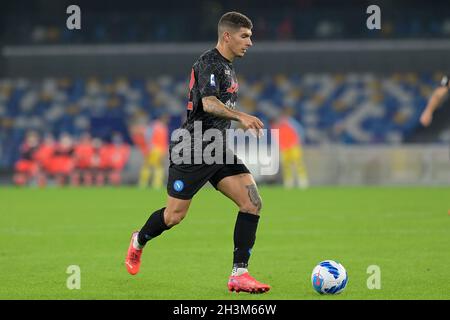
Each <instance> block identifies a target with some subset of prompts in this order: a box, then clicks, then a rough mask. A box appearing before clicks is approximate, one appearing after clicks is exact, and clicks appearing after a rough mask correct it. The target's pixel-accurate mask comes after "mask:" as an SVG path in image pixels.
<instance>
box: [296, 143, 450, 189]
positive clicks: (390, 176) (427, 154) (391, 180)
mask: <svg viewBox="0 0 450 320" xmlns="http://www.w3.org/2000/svg"><path fill="white" fill-rule="evenodd" d="M304 153H305V162H306V166H307V168H308V171H309V176H310V179H311V184H312V185H450V147H449V146H448V145H421V144H408V145H397V146H386V145H380V146H377V145H371V146H348V145H345V146H344V145H323V146H320V147H306V148H305V151H304Z"/></svg>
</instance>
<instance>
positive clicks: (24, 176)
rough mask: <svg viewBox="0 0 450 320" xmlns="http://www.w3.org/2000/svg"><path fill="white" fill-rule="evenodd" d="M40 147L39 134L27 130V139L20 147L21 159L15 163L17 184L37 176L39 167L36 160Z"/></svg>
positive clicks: (27, 181) (23, 183) (15, 180)
mask: <svg viewBox="0 0 450 320" xmlns="http://www.w3.org/2000/svg"><path fill="white" fill-rule="evenodd" d="M38 149H39V134H38V133H37V132H35V131H30V132H27V134H26V137H25V141H24V143H23V144H22V146H21V147H20V159H19V160H18V161H17V162H16V164H15V173H14V177H13V180H14V183H15V184H16V185H20V186H23V185H26V184H28V183H30V182H31V181H32V180H33V179H34V178H36V175H37V173H38V169H39V165H38V162H37V160H36V153H37V151H38Z"/></svg>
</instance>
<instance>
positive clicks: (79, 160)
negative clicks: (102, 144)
mask: <svg viewBox="0 0 450 320" xmlns="http://www.w3.org/2000/svg"><path fill="white" fill-rule="evenodd" d="M93 155H94V146H93V145H92V138H91V134H90V133H89V132H85V133H83V134H82V135H81V137H80V140H79V141H78V143H76V145H75V148H74V161H75V170H74V172H73V174H72V176H71V184H72V185H73V186H78V185H80V183H83V184H84V185H86V186H91V185H92V179H93V178H92V172H91V170H90V166H91V161H92V157H93Z"/></svg>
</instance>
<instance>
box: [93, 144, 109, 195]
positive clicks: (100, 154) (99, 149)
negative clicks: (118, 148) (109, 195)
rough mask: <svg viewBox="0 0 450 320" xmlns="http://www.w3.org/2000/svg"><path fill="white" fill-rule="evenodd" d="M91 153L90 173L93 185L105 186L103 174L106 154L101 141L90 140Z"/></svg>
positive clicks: (106, 162)
mask: <svg viewBox="0 0 450 320" xmlns="http://www.w3.org/2000/svg"><path fill="white" fill-rule="evenodd" d="M92 146H93V148H94V149H93V153H92V158H91V165H90V172H91V174H92V178H93V183H94V184H95V185H96V186H98V187H101V186H103V185H105V172H106V169H107V165H108V161H107V156H106V154H107V152H106V151H105V150H106V149H105V146H104V143H103V140H102V139H100V138H94V139H92Z"/></svg>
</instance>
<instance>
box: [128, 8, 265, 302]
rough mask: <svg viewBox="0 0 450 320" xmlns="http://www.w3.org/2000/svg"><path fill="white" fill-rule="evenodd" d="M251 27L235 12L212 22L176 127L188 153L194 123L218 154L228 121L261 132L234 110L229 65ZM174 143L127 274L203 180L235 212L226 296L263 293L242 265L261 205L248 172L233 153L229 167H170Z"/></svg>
mask: <svg viewBox="0 0 450 320" xmlns="http://www.w3.org/2000/svg"><path fill="white" fill-rule="evenodd" d="M252 27H253V24H252V22H251V20H250V19H249V18H248V17H246V16H245V15H243V14H241V13H238V12H228V13H226V14H224V15H223V16H222V17H221V19H220V21H219V23H218V42H217V45H216V47H215V48H213V49H211V50H209V51H206V52H205V53H203V54H202V55H201V56H200V58H199V59H198V60H197V61H196V62H195V63H194V65H193V67H192V71H191V78H190V82H189V102H188V104H187V118H186V121H185V122H184V123H183V125H182V127H181V128H182V129H184V130H187V131H189V133H190V137H191V139H192V141H191V142H192V143H191V144H190V145H191V148H192V153H194V154H196V153H197V154H198V153H199V152H201V151H202V150H197V149H196V148H197V147H198V145H199V143H198V142H199V141H197V143H195V141H194V140H195V139H194V137H195V136H194V134H193V132H194V127H195V125H194V123H197V124H198V123H201V125H202V130H203V132H204V131H206V130H208V129H214V130H219V131H220V132H221V133H222V136H223V137H224V139H223V142H222V145H221V148H223V150H224V153H229V152H231V151H230V150H229V149H227V148H226V139H225V137H226V133H225V132H226V130H227V129H229V128H230V126H231V121H237V122H239V123H240V124H241V126H242V127H244V128H245V129H251V130H255V131H257V132H258V133H261V131H260V130H262V128H263V123H262V122H261V121H260V120H259V119H258V118H257V117H254V116H251V115H249V114H246V113H243V112H240V111H237V110H236V100H237V93H238V90H239V85H238V82H237V78H236V74H235V71H234V67H233V61H234V59H236V58H241V57H243V56H244V55H245V53H246V52H247V50H248V49H249V48H250V47H251V46H252V40H251V36H252ZM177 143H184V141H183V142H176V143H175V142H174V141H172V142H171V144H170V150H169V153H170V165H169V174H168V183H167V193H168V198H167V203H166V205H165V207H163V208H161V209H158V210H156V211H155V212H154V213H153V214H152V215H151V216H150V217H149V219H148V220H147V222H146V223H145V224H144V226H143V227H142V228H141V229H140V231H136V232H134V233H132V237H131V241H130V246H129V249H128V253H127V256H126V261H125V264H126V267H127V270H128V272H129V273H130V274H132V275H135V274H136V273H138V271H139V268H140V264H141V255H142V252H143V249H144V246H145V245H146V244H147V242H148V241H149V240H151V239H153V238H155V237H158V236H159V235H161V233H163V232H164V231H166V230H169V229H171V228H172V227H174V226H175V225H177V224H179V223H180V222H181V221H182V220H183V218H184V217H185V216H186V214H187V212H188V209H189V205H190V204H191V201H192V198H193V197H194V195H195V194H196V193H197V191H199V190H200V189H201V188H202V187H203V186H204V185H205V184H206V183H207V182H208V181H209V182H210V183H211V184H212V185H213V186H214V188H216V189H217V190H218V191H220V192H221V193H222V194H223V195H225V196H226V197H228V198H229V199H231V200H232V201H233V202H234V203H235V204H236V205H237V207H238V214H237V218H236V223H235V227H234V239H233V240H234V252H233V265H232V271H231V275H230V277H229V279H228V289H229V291H236V292H240V291H242V292H249V293H264V292H267V291H269V290H270V286H269V285H267V284H264V283H261V282H259V281H257V280H255V279H254V278H253V277H252V276H250V274H249V272H248V261H249V258H250V252H251V250H252V248H253V246H254V244H255V239H256V230H257V227H258V221H259V214H260V210H261V206H262V202H261V197H260V195H259V193H258V188H257V186H256V184H255V180H254V179H253V176H252V175H251V173H250V171H249V170H248V169H247V167H246V166H245V165H244V164H243V163H242V162H241V161H240V160H239V159H238V158H237V157H236V155H234V154H232V155H231V159H232V160H233V161H232V163H230V161H226V162H224V163H212V164H208V163H209V162H208V163H206V162H205V161H204V159H202V162H201V163H197V162H194V163H192V162H191V163H188V164H186V163H182V164H179V163H176V162H175V161H174V159H173V151H174V148H175V146H177ZM196 146H197V147H196ZM200 146H201V148H204V147H205V146H204V141H202V142H200ZM178 147H179V145H178ZM228 155H229V154H228ZM227 159H228V158H227ZM211 214H214V212H211Z"/></svg>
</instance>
